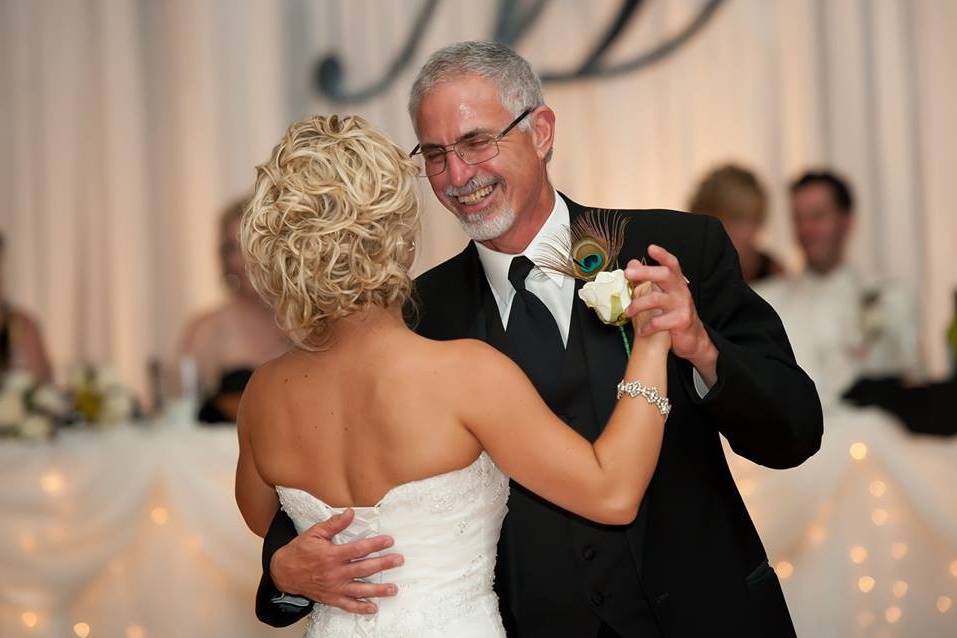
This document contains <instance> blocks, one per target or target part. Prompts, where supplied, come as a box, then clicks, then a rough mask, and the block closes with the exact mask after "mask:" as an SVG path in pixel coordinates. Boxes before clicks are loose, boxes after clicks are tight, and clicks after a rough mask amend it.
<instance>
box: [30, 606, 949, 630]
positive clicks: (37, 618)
mask: <svg viewBox="0 0 957 638" xmlns="http://www.w3.org/2000/svg"><path fill="white" fill-rule="evenodd" d="M937 608H938V609H940V600H939V599H938V601H937ZM20 622H22V623H23V626H24V627H26V628H27V629H33V628H34V627H36V626H37V623H38V622H40V616H38V615H37V612H35V611H25V612H23V613H22V614H20Z"/></svg>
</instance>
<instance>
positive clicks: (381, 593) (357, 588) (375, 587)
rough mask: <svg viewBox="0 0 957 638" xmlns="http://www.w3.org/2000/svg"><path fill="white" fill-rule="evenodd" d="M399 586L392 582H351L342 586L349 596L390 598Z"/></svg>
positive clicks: (345, 593)
mask: <svg viewBox="0 0 957 638" xmlns="http://www.w3.org/2000/svg"><path fill="white" fill-rule="evenodd" d="M398 591H399V590H398V588H397V587H396V586H395V585H393V584H392V583H382V584H380V583H359V582H355V583H349V584H348V585H346V586H345V587H343V588H342V593H343V594H344V595H345V596H348V597H349V598H366V599H368V598H388V597H390V596H395V595H396V594H397V593H398Z"/></svg>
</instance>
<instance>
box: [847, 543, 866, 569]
mask: <svg viewBox="0 0 957 638" xmlns="http://www.w3.org/2000/svg"><path fill="white" fill-rule="evenodd" d="M849 556H850V557H851V562H852V563H856V564H857V565H860V564H861V563H863V562H864V561H865V560H867V549H866V548H864V547H861V546H860V545H855V546H854V547H852V548H851V551H850V554H849Z"/></svg>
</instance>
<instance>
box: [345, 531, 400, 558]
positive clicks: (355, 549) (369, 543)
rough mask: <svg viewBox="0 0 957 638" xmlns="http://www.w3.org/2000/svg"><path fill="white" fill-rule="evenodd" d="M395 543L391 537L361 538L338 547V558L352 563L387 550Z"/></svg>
mask: <svg viewBox="0 0 957 638" xmlns="http://www.w3.org/2000/svg"><path fill="white" fill-rule="evenodd" d="M394 543H395V541H393V540H392V537H391V536H373V537H372V538H363V539H362V540H358V541H351V542H349V543H343V544H342V545H338V546H337V549H338V554H339V557H340V558H341V559H343V560H347V561H352V560H357V559H360V558H363V557H365V556H368V555H369V554H371V553H373V552H381V551H382V550H384V549H389V548H390V547H392V545H393V544H394Z"/></svg>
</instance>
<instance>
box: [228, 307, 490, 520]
mask: <svg viewBox="0 0 957 638" xmlns="http://www.w3.org/2000/svg"><path fill="white" fill-rule="evenodd" d="M377 314H384V312H382V313H377ZM381 319H382V317H381V316H380V317H376V318H374V319H373V320H372V322H371V324H370V323H369V322H363V321H361V320H359V321H355V322H354V323H355V327H356V329H355V330H352V331H350V332H349V334H347V335H345V336H343V337H341V338H339V339H337V340H336V341H334V342H333V343H331V344H330V347H329V348H328V349H326V350H324V351H320V352H307V351H303V350H294V351H291V352H289V353H287V354H285V355H283V356H282V357H279V358H277V359H275V360H273V361H271V362H270V363H268V364H266V365H265V366H263V367H262V368H260V369H259V370H257V372H256V375H255V377H254V379H253V381H252V382H251V383H250V384H249V387H248V388H247V389H246V393H245V395H244V398H243V408H242V413H241V415H240V421H241V425H242V427H244V428H247V431H248V436H249V440H250V442H251V450H252V455H253V458H254V460H255V465H256V468H257V469H258V471H259V473H260V475H261V476H262V478H263V480H264V481H265V482H266V483H268V484H270V485H283V486H286V487H296V488H300V489H303V490H305V491H307V492H309V493H311V494H313V495H314V496H317V497H318V498H320V499H321V500H323V501H324V502H326V503H328V504H329V505H332V506H353V507H357V506H368V505H374V504H376V503H377V502H378V501H379V499H381V498H382V497H383V496H384V495H385V494H386V493H387V492H388V491H389V490H390V489H391V488H393V487H395V486H396V485H401V484H402V483H407V482H409V481H413V480H417V479H422V478H426V477H429V476H434V475H436V474H441V473H444V472H448V471H451V470H455V469H458V468H462V467H465V466H467V465H469V464H470V463H471V462H472V461H474V460H475V458H476V457H477V456H478V455H479V453H480V452H481V450H482V446H481V444H480V443H479V441H478V440H477V439H476V438H475V437H474V436H473V435H472V434H471V433H470V432H469V430H468V429H467V428H466V427H465V426H464V425H463V424H462V423H461V421H460V420H459V419H458V418H457V417H456V410H455V408H454V406H453V405H450V399H451V393H449V392H447V391H446V390H445V388H446V386H448V385H450V384H455V383H465V382H466V380H467V365H468V362H467V361H456V359H455V355H456V352H457V351H458V350H459V349H460V346H459V344H458V343H457V342H437V341H430V340H428V339H424V338H422V337H419V336H418V335H416V334H415V333H413V332H412V331H411V330H409V329H407V328H405V326H403V325H401V321H399V322H389V321H386V322H385V325H383V321H381ZM370 327H371V329H364V328H370ZM450 371H458V372H459V373H460V374H459V375H454V374H453V375H450V374H449V372H450ZM456 376H458V378H455V377H456Z"/></svg>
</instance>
